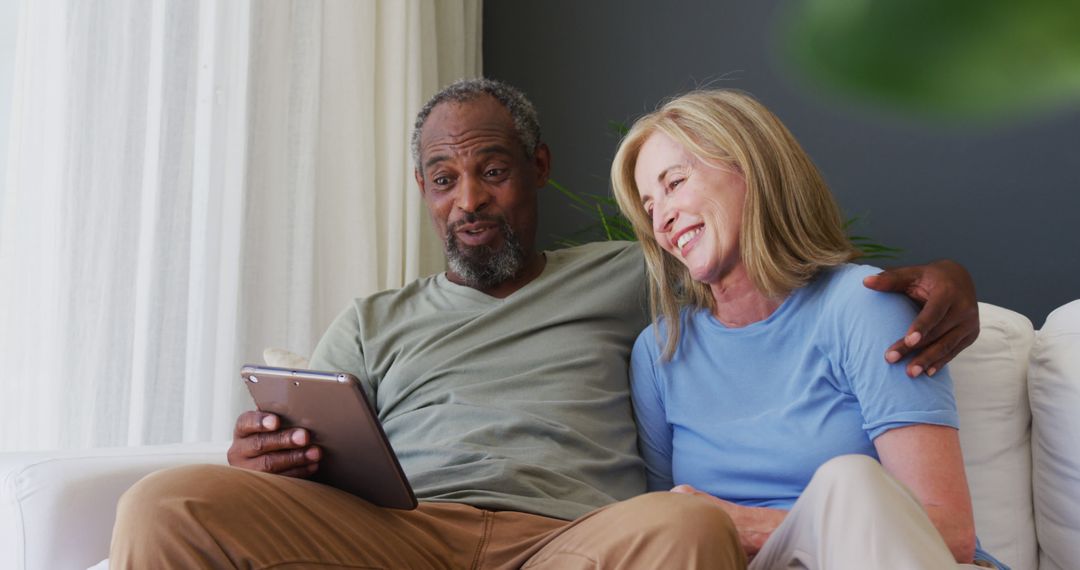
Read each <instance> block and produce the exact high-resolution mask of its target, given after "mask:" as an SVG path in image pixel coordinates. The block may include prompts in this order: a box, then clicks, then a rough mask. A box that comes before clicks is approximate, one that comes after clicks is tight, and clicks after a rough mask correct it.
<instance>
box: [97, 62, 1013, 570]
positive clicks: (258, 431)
mask: <svg viewBox="0 0 1080 570" xmlns="http://www.w3.org/2000/svg"><path fill="white" fill-rule="evenodd" d="M412 146H413V159H414V164H415V167H416V181H417V184H418V185H419V189H420V192H421V193H422V195H423V198H424V201H425V204H426V205H427V208H428V210H429V212H430V214H431V217H432V220H433V221H434V223H435V226H436V228H437V230H438V232H439V234H440V235H442V236H443V237H444V240H445V249H446V254H447V262H448V269H447V271H446V272H445V273H441V274H438V275H434V276H431V277H426V278H423V279H420V280H418V281H416V282H413V283H411V284H409V285H407V286H405V287H404V288H402V289H398V290H392V291H385V292H382V293H378V294H375V295H372V296H370V297H367V298H363V299H357V300H355V301H354V302H353V303H351V304H350V305H349V306H348V307H347V308H346V309H345V311H344V312H343V313H342V314H341V315H340V316H339V317H338V318H337V320H336V321H335V322H334V323H333V324H332V325H331V327H330V329H329V330H328V331H327V332H326V334H325V335H324V337H323V338H322V340H321V341H320V342H319V345H318V347H317V348H316V349H315V352H314V354H313V356H312V359H311V366H312V367H313V368H317V369H323V370H340V371H346V372H349V373H351V374H353V375H355V376H356V377H357V378H358V379H359V380H360V382H361V385H362V389H363V390H364V391H365V393H366V395H367V396H368V398H369V399H370V401H371V402H372V403H373V405H374V406H375V408H376V410H377V412H378V414H379V418H380V420H381V421H382V423H383V428H384V430H385V431H386V433H387V436H388V437H389V439H390V441H391V443H392V445H393V446H394V449H395V451H396V452H397V454H398V457H399V460H400V462H401V465H402V467H403V469H404V471H405V473H406V474H407V475H408V477H409V480H410V482H411V483H412V485H413V488H414V490H415V492H416V495H417V497H418V498H419V499H420V501H421V502H420V506H419V507H418V508H417V509H415V510H411V511H400V510H393V509H384V508H380V507H376V506H373V505H371V504H369V503H367V502H365V501H363V500H362V499H359V498H357V497H354V496H352V495H349V494H346V493H343V492H341V491H338V490H336V489H332V488H329V487H325V486H323V485H319V484H316V483H313V482H311V481H308V480H306V476H308V475H310V474H312V473H314V472H315V471H316V470H317V469H318V465H319V460H320V456H321V450H320V449H319V447H318V445H317V444H316V442H313V434H310V433H308V432H306V431H305V430H303V429H296V428H285V427H283V426H281V425H280V419H279V418H277V417H276V416H273V415H270V414H266V413H262V412H257V411H251V412H246V413H244V414H243V415H241V416H240V418H239V419H238V420H237V423H236V429H235V435H234V440H233V445H232V447H231V448H230V450H229V455H228V458H229V463H230V464H231V467H224V466H189V467H181V468H177V469H172V470H167V471H163V472H159V473H156V474H153V475H151V476H149V477H147V478H145V479H143V480H142V481H140V482H139V483H138V484H136V485H135V486H134V487H132V489H130V490H129V491H128V493H127V494H125V495H124V497H123V499H122V500H121V504H120V506H119V511H118V517H117V523H116V527H115V529H114V536H113V544H112V553H111V554H112V563H113V564H114V565H115V566H117V567H123V568H130V567H135V568H143V567H170V566H183V567H215V568H217V567H244V568H249V567H250V568H268V567H290V568H293V567H296V568H299V567H308V566H312V567H341V568H409V569H417V568H523V567H527V568H558V569H567V568H648V569H653V568H708V569H713V568H747V567H750V568H827V569H836V568H841V569H843V568H956V567H965V566H968V565H971V566H983V567H991V568H993V567H1003V566H1001V565H1000V563H998V562H997V561H996V560H994V558H993V557H992V556H990V555H989V554H988V553H986V552H983V551H982V550H981V549H980V548H979V547H978V544H977V540H976V538H975V530H974V523H973V519H972V508H971V499H970V496H969V492H968V486H967V481H966V478H965V474H964V464H963V460H962V457H961V453H960V445H959V440H958V437H957V427H958V418H957V411H956V403H955V400H954V397H953V392H952V383H951V380H950V378H949V374H948V370H947V368H945V363H946V362H947V361H949V360H951V359H952V357H953V356H955V355H956V353H957V352H959V351H960V350H961V349H962V348H963V347H965V346H967V345H968V344H970V343H971V341H972V340H973V339H974V336H975V334H977V330H978V317H977V310H976V303H975V299H974V291H973V287H972V286H971V284H970V280H969V278H968V276H967V274H966V272H965V271H963V269H962V268H960V267H959V266H957V265H956V264H954V263H951V262H938V263H935V264H931V265H928V266H919V267H910V268H902V269H898V270H892V271H888V272H885V273H884V274H880V275H876V274H877V273H878V270H876V269H873V268H870V267H867V266H862V265H855V264H852V263H851V261H852V260H853V259H855V258H856V257H857V252H856V251H855V249H854V248H853V247H852V245H851V243H850V242H849V240H848V239H847V237H846V236H845V234H844V232H843V228H842V222H841V216H840V212H839V209H838V207H837V205H836V203H835V201H834V199H833V197H832V196H831V195H830V193H829V191H828V188H827V187H826V185H825V183H824V181H823V180H822V178H821V175H820V174H819V173H818V171H817V169H816V168H815V167H814V165H813V163H812V162H811V161H810V159H809V157H808V156H807V155H806V153H805V152H804V151H803V150H802V149H801V148H800V146H799V145H798V143H797V142H796V141H795V139H794V138H793V137H792V135H791V133H790V132H788V130H787V129H786V128H785V127H784V126H783V125H782V124H781V123H780V121H779V120H778V119H777V118H776V117H775V116H774V115H773V114H772V113H770V112H769V111H768V110H767V109H765V108H764V107H763V106H762V105H761V104H760V103H758V102H757V101H755V100H754V99H752V98H751V97H749V96H747V95H745V94H743V93H739V92H735V91H727V90H717V91H696V92H692V93H689V94H687V95H684V96H682V97H679V98H676V99H674V100H672V101H670V102H668V103H667V104H665V105H664V106H663V107H661V108H660V109H659V110H657V111H655V112H653V113H651V114H649V115H647V116H645V117H643V118H641V119H639V120H638V121H637V123H636V124H635V125H634V126H633V128H632V129H631V130H630V132H629V133H628V134H627V136H626V137H625V138H624V140H623V141H622V143H621V144H620V147H619V150H618V153H617V155H616V157H615V161H614V164H613V166H612V169H611V172H612V184H613V187H614V191H615V196H616V198H617V200H618V203H619V206H620V208H621V209H622V211H623V213H624V214H625V215H626V216H627V217H628V218H629V219H630V220H631V221H632V222H633V225H634V229H635V231H636V233H637V235H638V238H639V240H640V246H639V245H636V244H629V243H596V244H589V245H585V246H580V247H577V248H570V249H564V250H557V251H547V252H538V251H537V250H536V249H535V237H536V235H535V234H536V227H537V191H538V190H539V189H541V188H543V187H544V186H545V185H546V183H547V179H548V173H549V171H550V165H551V154H550V150H549V149H548V147H547V145H545V144H544V143H543V142H542V141H541V139H540V127H539V123H538V121H537V117H536V112H535V110H534V109H533V106H532V104H531V103H529V101H528V100H527V99H526V98H525V97H524V96H523V95H522V94H521V93H520V92H519V91H517V90H516V89H514V88H512V87H510V86H508V85H505V84H502V83H499V82H496V81H491V80H486V79H478V80H466V81H460V82H457V83H455V84H453V85H451V86H449V87H447V88H446V89H444V90H443V91H441V92H440V93H438V94H437V95H435V97H433V98H432V99H431V101H429V102H428V104H427V105H426V106H425V107H424V109H422V110H421V111H420V114H419V116H418V117H417V121H416V127H415V131H414V133H413V140H412ZM643 258H644V259H643ZM874 289H876V291H875V290H874ZM887 291H901V292H906V293H907V294H908V295H909V296H911V297H912V298H913V299H915V300H916V301H919V302H921V303H923V304H924V305H923V308H922V311H921V313H919V314H918V315H916V311H915V305H914V304H913V303H912V302H911V301H910V300H909V299H907V298H906V297H904V296H901V295H896V294H889V293H884V292H887ZM646 307H648V308H649V309H651V311H650V310H647V309H646ZM649 313H651V315H650V314H649ZM650 316H651V324H649V321H650ZM909 325H910V326H909ZM643 328H644V330H642V329H643ZM896 339H900V340H896ZM914 352H917V354H914V355H913V354H912V353H914ZM909 356H910V359H908V357H909ZM901 360H904V363H900V361H901ZM924 372H925V375H924V374H923V373H924ZM223 381H225V380H224V379H223ZM281 475H287V476H281ZM647 491H655V492H647Z"/></svg>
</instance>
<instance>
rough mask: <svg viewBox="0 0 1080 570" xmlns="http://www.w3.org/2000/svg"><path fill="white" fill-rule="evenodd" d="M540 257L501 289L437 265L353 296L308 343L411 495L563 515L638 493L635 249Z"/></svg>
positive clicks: (639, 325) (613, 245) (596, 248)
mask: <svg viewBox="0 0 1080 570" xmlns="http://www.w3.org/2000/svg"><path fill="white" fill-rule="evenodd" d="M544 255H545V257H546V264H545V267H544V270H543V273H541V275H540V276H539V277H537V278H536V279H534V280H533V281H532V282H530V283H529V284H528V285H526V286H525V287H523V288H521V289H519V290H518V291H516V292H514V293H513V294H512V295H510V296H509V297H507V298H505V299H497V298H494V297H490V296H488V295H485V294H484V293H481V292H479V291H477V290H475V289H472V288H469V287H464V286H461V285H457V284H454V283H451V282H450V281H449V280H448V279H447V278H446V275H445V274H439V275H436V276H432V277H427V278H424V279H420V280H418V281H415V282H413V283H411V284H409V285H407V286H405V287H404V288H402V289H397V290H392V291H384V292H381V293H377V294H375V295H372V296H370V297H367V298H363V299H357V300H355V301H353V302H352V303H351V304H350V305H349V306H348V307H347V308H346V310H345V311H344V312H343V313H342V314H341V315H340V316H339V317H338V318H337V319H336V320H335V321H334V323H333V324H332V325H331V326H330V329H329V330H328V331H327V332H326V334H325V335H324V336H323V338H322V340H321V341H320V342H319V345H318V347H316V349H315V353H314V354H313V356H312V359H311V366H312V367H313V368H316V369H321V370H341V371H345V372H349V373H351V374H353V375H355V376H356V377H357V378H359V379H360V381H361V384H362V385H363V388H364V390H365V392H366V393H367V395H368V397H369V399H370V400H371V402H372V403H373V404H374V406H375V408H376V409H377V411H378V414H379V419H380V420H381V421H382V424H383V428H384V430H385V431H386V433H387V436H388V437H389V438H390V441H391V444H392V445H393V446H394V450H395V451H396V452H397V455H398V458H399V460H400V461H401V466H402V468H403V469H404V470H405V473H406V475H407V476H408V478H409V481H410V482H411V483H412V485H413V489H414V491H415V492H416V495H417V497H418V498H419V499H420V500H429V501H453V502H460V503H467V504H470V505H474V506H477V507H481V508H486V509H492V510H514V511H521V512H528V513H535V514H540V515H545V516H549V517H555V518H560V519H573V518H577V517H579V516H581V515H583V514H585V513H587V512H588V511H591V510H593V509H596V508H598V507H601V506H603V505H606V504H609V503H611V502H614V501H618V500H622V499H626V498H629V497H632V496H634V495H638V494H640V493H642V492H644V491H645V476H644V471H643V467H642V462H641V460H640V458H639V456H638V453H637V436H636V432H635V428H634V423H633V417H632V412H631V407H630V397H629V392H628V387H627V367H628V362H629V358H630V349H631V347H632V346H633V343H634V339H635V338H636V336H637V334H638V333H639V332H640V331H641V329H643V328H644V327H645V325H646V324H647V319H648V315H647V310H646V305H645V303H646V301H645V299H646V296H645V276H644V261H643V258H642V255H641V251H640V249H639V248H638V247H637V246H635V245H633V244H628V243H626V242H606V243H594V244H588V245H584V246H580V247H575V248H570V249H564V250H558V251H549V252H545V254H544Z"/></svg>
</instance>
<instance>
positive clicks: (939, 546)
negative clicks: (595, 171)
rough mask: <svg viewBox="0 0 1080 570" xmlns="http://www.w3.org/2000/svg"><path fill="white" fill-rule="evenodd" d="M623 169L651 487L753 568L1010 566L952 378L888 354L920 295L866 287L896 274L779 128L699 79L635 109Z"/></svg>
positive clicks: (639, 402)
mask: <svg viewBox="0 0 1080 570" xmlns="http://www.w3.org/2000/svg"><path fill="white" fill-rule="evenodd" d="M611 176H612V183H613V186H614V189H615V195H616V198H617V200H618V202H619V206H620V208H621V209H622V211H623V212H624V214H625V215H626V216H627V217H628V218H629V219H630V220H631V221H632V223H633V225H634V229H635V231H636V233H637V235H638V238H639V240H640V241H641V243H642V246H643V249H644V251H645V256H646V260H647V263H648V271H649V276H650V288H651V291H650V301H651V305H652V312H653V319H654V321H653V324H652V325H651V326H650V327H649V328H647V329H646V330H645V331H643V332H642V334H641V336H640V337H639V338H638V340H637V342H636V344H635V346H634V350H633V355H632V359H631V360H632V366H631V369H632V393H633V401H634V407H635V408H634V409H635V415H636V417H637V421H638V430H639V432H638V435H639V446H640V449H641V453H642V456H643V457H644V459H645V462H646V466H647V475H648V483H649V488H650V490H668V489H671V490H673V491H675V492H682V493H692V494H697V495H700V496H701V497H702V500H709V501H713V502H715V503H716V504H717V505H719V506H720V507H721V508H723V509H724V510H725V511H727V513H728V514H729V515H730V516H731V518H732V519H733V521H734V522H735V525H736V528H737V529H738V531H739V538H740V541H741V543H742V545H743V549H744V551H745V553H746V555H747V556H748V557H749V558H750V559H751V560H752V563H751V568H791V567H800V568H955V567H957V566H958V565H959V566H964V565H967V564H973V563H974V564H976V565H980V566H986V567H995V566H998V567H1001V566H1000V563H998V562H997V561H996V560H994V558H993V557H992V556H990V555H989V554H987V553H985V552H983V551H982V550H981V549H980V548H978V546H977V540H976V537H975V531H974V523H973V519H972V510H971V498H970V495H969V491H968V486H967V479H966V477H965V474H964V464H963V460H962V457H961V454H960V443H959V439H958V434H957V426H958V417H957V413H956V403H955V400H954V397H953V393H952V382H951V379H950V378H949V375H948V371H947V370H945V369H943V370H940V371H938V374H936V375H935V377H934V378H933V379H927V378H919V379H915V380H911V379H909V378H907V377H906V376H905V374H904V369H903V367H902V366H901V365H890V364H889V363H888V362H886V361H885V360H884V359H883V358H881V356H880V354H879V353H878V351H877V347H879V346H881V345H882V344H888V342H889V340H890V339H892V338H896V337H897V336H900V335H902V334H903V332H904V330H905V327H906V326H907V323H909V322H910V321H911V319H912V318H913V316H914V314H915V313H914V308H913V307H912V306H911V304H910V302H909V301H908V300H907V299H903V298H901V297H897V296H892V295H884V294H880V293H876V292H874V291H870V290H867V289H866V288H864V287H863V286H862V280H863V278H864V277H866V276H868V275H872V274H874V273H876V272H877V271H878V270H876V269H874V268H871V267H867V266H861V265H854V264H851V263H849V262H850V261H851V260H852V259H854V258H855V257H856V256H857V255H858V254H857V252H856V251H855V249H854V248H853V247H852V245H851V243H850V241H849V240H848V239H847V237H846V236H845V235H844V232H843V229H842V224H841V217H840V212H839V208H838V207H837V205H836V202H835V200H834V199H833V197H832V195H831V194H830V193H829V190H828V188H827V187H826V185H825V182H824V180H823V179H822V177H821V175H820V173H819V172H818V171H817V169H816V168H815V167H814V165H813V163H812V162H811V161H810V159H809V157H808V156H807V155H806V153H805V152H804V151H803V150H802V148H801V147H800V146H799V145H798V143H797V142H796V141H795V139H794V138H793V137H792V135H791V133H790V132H789V131H788V130H787V129H786V128H785V127H784V126H783V125H782V124H781V123H780V121H779V120H778V119H777V118H776V117H775V116H774V115H773V114H772V113H771V112H769V111H768V110H767V109H766V108H765V107H764V106H762V105H761V104H760V103H759V102H757V101H756V100H754V99H753V98H751V97H750V96H748V95H746V94H743V93H740V92H737V91H729V90H713V91H696V92H692V93H689V94H686V95H683V96H681V97H679V98H677V99H674V100H672V101H670V102H669V103H667V104H665V105H664V106H663V107H661V108H660V109H659V110H657V111H655V112H653V113H652V114H649V115H646V116H645V117H643V118H641V119H640V120H638V121H637V123H636V124H635V125H634V126H633V128H631V129H630V132H629V133H628V134H627V135H626V137H625V138H624V140H623V141H622V143H621V144H620V147H619V150H618V153H617V154H616V157H615V161H614V164H613V165H612V168H611ZM673 487H674V488H673Z"/></svg>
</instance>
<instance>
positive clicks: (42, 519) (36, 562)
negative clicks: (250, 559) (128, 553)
mask: <svg viewBox="0 0 1080 570" xmlns="http://www.w3.org/2000/svg"><path fill="white" fill-rule="evenodd" d="M228 446H229V444H228V443H227V442H226V443H220V442H215V443H197V444H176V445H152V446H143V447H123V448H105V449H91V450H65V451H49V452H27V453H0V568H13V569H37V568H86V567H88V566H91V565H93V564H96V563H97V562H98V561H100V560H102V559H103V558H106V557H107V556H108V555H109V540H110V537H111V536H112V527H113V522H114V521H115V519H116V503H117V501H118V500H119V499H120V495H122V494H123V493H124V491H126V490H127V489H128V487H130V486H131V485H132V484H134V483H135V482H136V481H138V480H139V479H141V478H142V477H143V476H145V475H147V474H149V473H151V472H153V471H157V470H159V469H164V468H167V467H175V466H179V465H185V464H191V463H219V464H220V463H225V451H226V450H227V449H228Z"/></svg>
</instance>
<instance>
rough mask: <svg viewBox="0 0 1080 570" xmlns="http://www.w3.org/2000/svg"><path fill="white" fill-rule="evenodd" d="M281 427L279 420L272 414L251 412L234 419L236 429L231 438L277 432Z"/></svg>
mask: <svg viewBox="0 0 1080 570" xmlns="http://www.w3.org/2000/svg"><path fill="white" fill-rule="evenodd" d="M279 427H281V420H280V419H279V418H278V417H277V416H276V415H274V414H271V413H267V412H260V411H258V410H251V411H247V412H244V413H242V414H240V417H239V418H236V428H235V429H234V430H233V437H234V438H238V437H247V436H249V435H251V434H255V433H263V432H271V431H277V429H278V428H279Z"/></svg>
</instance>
